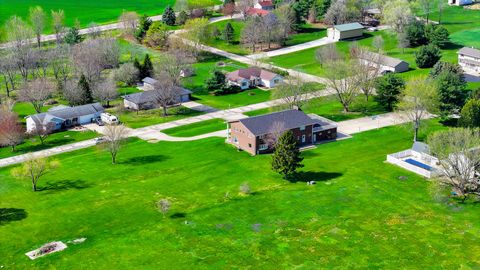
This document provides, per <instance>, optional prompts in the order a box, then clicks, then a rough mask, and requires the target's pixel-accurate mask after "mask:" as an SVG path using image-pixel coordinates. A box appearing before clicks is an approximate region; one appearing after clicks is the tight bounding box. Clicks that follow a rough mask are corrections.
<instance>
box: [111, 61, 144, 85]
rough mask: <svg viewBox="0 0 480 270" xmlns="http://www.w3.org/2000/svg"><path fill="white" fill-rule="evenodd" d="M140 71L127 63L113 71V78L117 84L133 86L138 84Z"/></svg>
mask: <svg viewBox="0 0 480 270" xmlns="http://www.w3.org/2000/svg"><path fill="white" fill-rule="evenodd" d="M139 75H140V74H139V71H138V69H137V68H136V67H135V66H134V65H133V63H125V64H122V65H120V67H119V68H118V69H116V70H114V71H113V78H114V80H115V81H117V82H122V83H124V84H126V85H129V86H133V85H135V84H136V83H137V82H138V76H139Z"/></svg>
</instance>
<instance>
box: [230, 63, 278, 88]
mask: <svg viewBox="0 0 480 270" xmlns="http://www.w3.org/2000/svg"><path fill="white" fill-rule="evenodd" d="M226 77H227V80H228V84H230V85H236V86H238V87H240V89H242V90H246V89H249V88H252V87H257V86H263V87H268V88H273V87H275V86H276V85H277V84H280V83H282V82H283V77H282V76H280V75H278V74H276V73H273V72H270V71H268V70H264V69H261V68H257V67H251V68H244V69H239V70H235V71H233V72H230V73H228V74H227V76H226Z"/></svg>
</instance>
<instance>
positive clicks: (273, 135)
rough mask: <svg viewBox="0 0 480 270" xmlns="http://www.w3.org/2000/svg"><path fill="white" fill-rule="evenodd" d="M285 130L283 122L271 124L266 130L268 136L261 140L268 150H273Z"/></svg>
mask: <svg viewBox="0 0 480 270" xmlns="http://www.w3.org/2000/svg"><path fill="white" fill-rule="evenodd" d="M285 130H287V128H286V127H285V123H284V122H279V121H275V122H273V123H271V126H270V128H269V129H268V134H266V135H265V136H264V138H263V142H264V143H266V144H267V145H268V149H270V150H272V149H274V148H275V145H276V144H277V142H278V139H279V138H280V136H282V134H283V133H284V132H285Z"/></svg>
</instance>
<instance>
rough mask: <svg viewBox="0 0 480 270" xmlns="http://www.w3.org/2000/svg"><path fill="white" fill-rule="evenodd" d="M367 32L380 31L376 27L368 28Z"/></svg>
mask: <svg viewBox="0 0 480 270" xmlns="http://www.w3.org/2000/svg"><path fill="white" fill-rule="evenodd" d="M367 31H368V32H376V31H378V29H377V28H376V27H368V28H367Z"/></svg>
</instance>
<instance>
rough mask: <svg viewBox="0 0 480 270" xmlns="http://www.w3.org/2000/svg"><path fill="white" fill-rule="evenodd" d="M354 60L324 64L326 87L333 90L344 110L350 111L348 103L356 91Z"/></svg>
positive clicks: (351, 101) (352, 99)
mask: <svg viewBox="0 0 480 270" xmlns="http://www.w3.org/2000/svg"><path fill="white" fill-rule="evenodd" d="M355 64H356V63H355V61H354V60H350V61H343V60H340V61H329V62H327V63H325V64H324V66H325V79H326V85H327V88H330V89H331V90H333V91H335V96H336V97H337V99H338V101H339V102H340V103H341V104H342V106H343V110H344V112H346V113H347V112H349V111H350V105H351V104H352V103H353V101H354V100H355V98H356V96H357V93H358V90H359V89H358V85H357V84H356V78H355V75H356V70H355Z"/></svg>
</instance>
